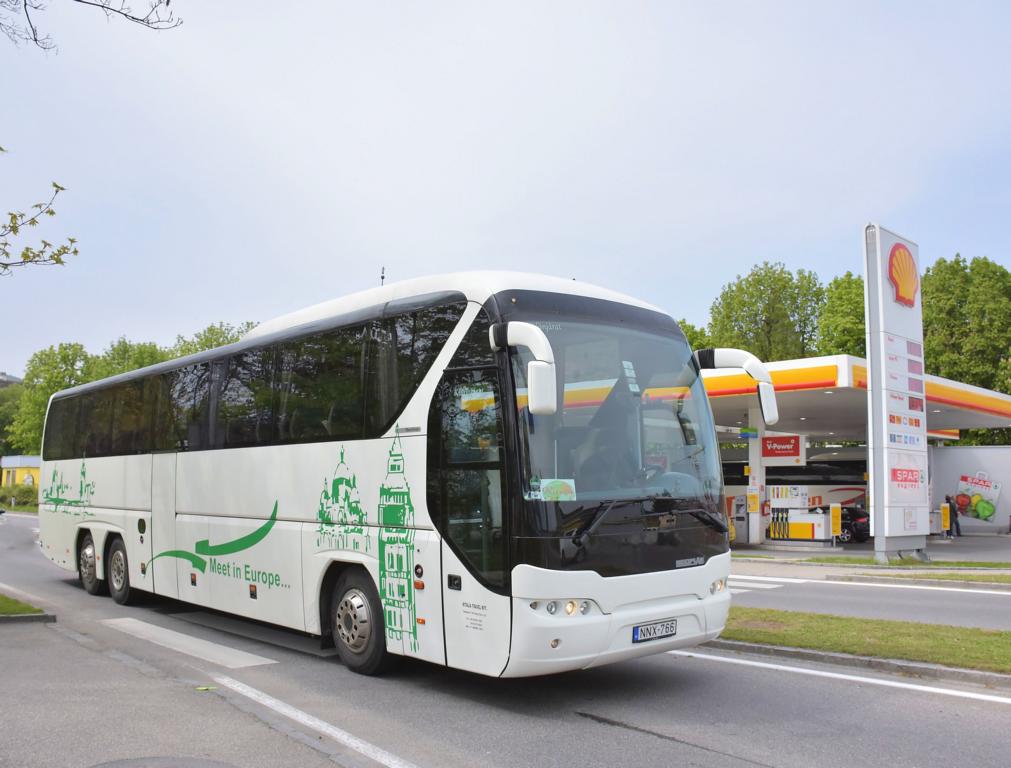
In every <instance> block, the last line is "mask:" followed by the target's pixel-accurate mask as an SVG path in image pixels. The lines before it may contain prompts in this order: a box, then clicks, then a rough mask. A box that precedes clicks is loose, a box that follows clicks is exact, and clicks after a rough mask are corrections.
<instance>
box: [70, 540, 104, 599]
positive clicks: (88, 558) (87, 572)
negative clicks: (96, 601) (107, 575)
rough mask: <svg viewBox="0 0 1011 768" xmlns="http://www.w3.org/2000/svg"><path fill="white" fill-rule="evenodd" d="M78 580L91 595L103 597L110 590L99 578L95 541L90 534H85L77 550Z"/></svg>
mask: <svg viewBox="0 0 1011 768" xmlns="http://www.w3.org/2000/svg"><path fill="white" fill-rule="evenodd" d="M77 578H78V580H79V581H80V582H81V586H82V587H84V591H85V592H87V593H88V594H89V595H101V594H103V593H104V592H105V590H106V589H107V588H108V585H107V584H106V583H105V582H104V581H103V580H102V579H100V578H98V558H97V557H96V552H95V540H94V539H92V538H91V534H90V533H86V534H84V536H83V537H82V538H81V545H80V546H79V547H78V548H77Z"/></svg>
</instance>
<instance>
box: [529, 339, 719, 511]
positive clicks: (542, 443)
mask: <svg viewBox="0 0 1011 768" xmlns="http://www.w3.org/2000/svg"><path fill="white" fill-rule="evenodd" d="M535 322H536V321H535ZM537 324H538V325H539V326H540V327H541V328H542V330H544V332H545V333H546V334H547V336H548V338H549V339H550V341H551V345H552V349H553V350H554V354H555V364H556V368H557V376H558V380H559V382H560V383H561V384H562V386H563V393H562V397H561V398H560V401H559V402H560V403H561V407H560V408H559V410H558V413H557V414H555V415H554V416H552V417H550V418H544V417H531V416H529V414H525V415H524V417H523V418H521V420H520V430H521V443H522V444H523V447H524V448H525V450H524V461H523V474H524V478H523V481H524V483H523V492H524V498H525V499H526V500H528V501H541V500H543V501H587V500H594V501H596V500H609V501H611V500H621V499H632V498H641V497H667V498H673V499H684V498H691V499H693V500H695V501H697V502H699V503H704V504H705V506H712V505H713V504H715V503H716V501H717V499H718V497H719V494H720V464H719V452H718V449H717V446H716V440H715V434H714V431H713V425H712V416H711V412H710V409H709V403H708V401H707V399H706V393H705V389H704V388H703V386H702V379H701V377H700V376H699V374H698V372H697V370H696V368H695V366H694V365H693V364H692V361H691V350H690V349H689V347H688V343H687V342H686V341H685V339H684V337H683V336H680V335H678V336H674V335H673V334H671V335H660V334H658V333H655V332H651V331H643V330H638V329H636V328H630V327H627V326H624V325H622V326H616V325H609V324H603V323H594V322H584V321H581V320H575V321H571V320H551V321H547V322H543V321H542V322H537ZM527 360H528V357H527V355H526V354H525V353H524V350H519V351H518V352H517V353H516V354H514V356H513V367H514V375H515V376H516V377H517V381H520V382H522V380H523V372H524V370H525V368H526V362H527ZM524 404H525V400H524V398H523V391H522V388H521V389H520V398H519V405H520V407H521V408H522V406H523V405H524ZM712 511H714V512H715V511H716V510H712Z"/></svg>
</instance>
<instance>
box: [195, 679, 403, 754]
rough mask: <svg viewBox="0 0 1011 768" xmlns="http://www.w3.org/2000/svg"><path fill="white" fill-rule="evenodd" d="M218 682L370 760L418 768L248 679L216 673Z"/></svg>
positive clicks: (215, 680)
mask: <svg viewBox="0 0 1011 768" xmlns="http://www.w3.org/2000/svg"><path fill="white" fill-rule="evenodd" d="M214 682H216V683H217V684H218V685H220V686H223V687H225V688H229V689H231V690H233V691H235V692H236V693H239V694H242V695H243V696H245V697H246V698H248V699H252V700H253V701H255V702H256V703H257V704H261V705H263V706H264V707H267V708H268V709H271V710H273V711H274V712H277V713H278V714H280V715H284V716H285V717H287V718H290V719H292V720H294V721H295V722H296V723H299V724H301V725H304V726H305V727H306V728H311V729H312V730H314V731H317V732H318V733H322V734H323V735H324V736H327V737H329V738H331V739H333V740H334V741H336V742H338V743H340V744H343V745H344V746H345V747H348V748H349V749H353V750H354V751H355V752H358V753H359V754H361V755H365V757H367V758H369V759H370V760H375V761H376V762H377V763H379V764H380V765H385V766H387V768H417V766H416V765H415V764H414V763H409V762H408V761H406V760H403V759H401V758H399V757H397V756H396V755H394V754H391V753H389V752H387V751H386V750H385V749H382V748H380V747H377V746H376V745H375V744H372V743H371V742H368V741H365V740H364V739H360V738H358V737H357V736H354V735H352V734H350V733H348V732H347V731H345V730H342V729H340V728H338V727H337V726H335V725H330V723H328V722H326V721H325V720H320V719H319V718H318V717H313V716H312V715H310V714H309V713H308V712H303V711H302V710H301V709H296V708H295V707H293V706H291V705H290V704H286V703H285V702H283V701H281V700H280V699H275V698H274V697H273V696H270V695H268V694H266V693H264V692H263V691H258V690H257V689H256V688H251V687H250V686H248V685H246V684H245V683H240V682H239V681H238V680H233V679H232V678H230V677H223V676H221V677H215V678H214Z"/></svg>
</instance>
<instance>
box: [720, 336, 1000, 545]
mask: <svg viewBox="0 0 1011 768" xmlns="http://www.w3.org/2000/svg"><path fill="white" fill-rule="evenodd" d="M767 367H768V369H769V371H770V373H771V375H772V380H773V384H774V386H775V389H776V397H777V401H778V405H779V422H778V423H777V424H776V425H775V427H774V429H772V430H767V429H765V428H764V425H763V421H762V418H761V413H760V411H759V405H758V397H757V395H756V393H755V385H754V382H753V381H752V380H751V379H750V377H748V376H747V375H746V374H743V373H734V372H732V371H724V370H714V371H704V372H703V375H704V377H705V378H704V381H705V385H706V391H707V393H708V395H709V398H710V402H711V404H712V408H713V416H714V418H715V421H716V424H717V425H718V427H717V429H718V430H719V434H720V442H721V450H722V458H723V467H724V481H725V484H726V496H727V507H728V513H730V514H731V516H732V517H734V518H735V519H736V521H737V523H738V525H737V526H736V527H737V528H738V529H739V528H740V527H741V526H740V523H741V522H742V521H745V520H747V519H748V517H747V516H746V515H744V512H746V510H747V506H748V502H747V492H748V489H749V487H750V488H751V490H752V492H753V493H754V491H755V490H760V494H759V496H760V498H759V499H758V505H759V508H760V511H761V513H762V516H764V517H765V518H766V519H765V520H761V521H758V522H757V523H756V522H753V523H751V533H752V536H751V539H750V541H751V543H756V541H755V534H756V530H755V529H756V525H757V527H758V528H761V530H762V533H761V534H759V536H760V540H764V534H765V533H766V532H767V531H768V530H769V522H770V521H769V519H768V518H769V517H772V516H774V515H775V510H776V509H777V506H778V505H779V504H780V503H782V504H788V505H792V509H795V510H797V511H796V512H794V513H793V515H792V517H791V518H790V519H794V518H796V519H798V520H800V519H803V520H816V521H817V520H818V518H810V517H805V514H806V512H808V511H810V510H811V508H813V507H819V508H820V509H818V510H815V512H816V513H818V512H827V511H828V508H829V507H830V505H831V504H832V503H833V502H835V503H839V504H841V505H865V503H866V498H865V497H866V488H867V448H866V444H867V432H868V430H867V425H868V407H867V380H868V370H867V361H866V360H864V359H863V358H858V357H853V356H851V355H831V356H825V357H814V358H806V359H801V360H784V361H779V362H773V363H768V364H767ZM919 406H920V407H921V408H922V418H923V419H924V420H925V422H926V429H927V436H928V438H929V440H930V442H931V447H930V449H929V458H928V474H929V478H928V483H929V488H930V504H931V510H932V511H933V512H932V516H936V520H937V522H936V523H934V524H933V527H934V528H939V527H940V520H941V504H942V503H943V502H944V500H945V496H952V497H953V498H955V497H958V496H961V501H963V502H965V501H967V500H968V504H967V506H966V507H965V508H964V509H965V512H966V513H967V514H964V515H962V516H961V517H960V524H961V526H962V531H963V532H966V533H1007V532H1008V530H1009V525H1011V520H1009V518H1011V487H1009V488H1007V489H1006V490H1005V491H1004V492H1003V493H1001V486H1002V485H1004V484H1007V483H1011V446H995V447H990V446H978V447H977V446H959V445H958V438H959V430H961V429H973V428H981V429H995V428H1005V427H1011V395H1007V394H1004V393H1001V392H996V391H992V390H988V389H983V388H981V387H975V386H972V385H970V384H964V383H962V382H958V381H953V380H951V379H945V378H942V377H940V376H931V375H927V376H925V377H924V392H923V397H922V401H921V402H920V403H919ZM791 494H792V495H793V498H792V499H791V500H789V501H784V496H785V497H787V498H788V497H790V495H791ZM981 500H982V501H984V502H985V503H984V504H983V505H982V506H979V502H980V501H981ZM751 503H752V511H753V512H754V511H755V510H754V504H755V500H754V499H752V502H751ZM988 503H991V504H992V505H993V509H992V510H991V508H990V507H988V506H987V504H988ZM802 507H807V508H808V509H807V510H804V511H803V512H802V511H801V508H802ZM977 509H978V512H979V514H978V515H977ZM987 513H989V514H987ZM781 516H782V514H781ZM784 519H785V518H784ZM827 525H829V524H828V523H827V522H826V526H827ZM813 528H814V526H812V530H813ZM787 530H789V528H787ZM798 530H800V531H802V533H801V534H798V535H800V536H802V537H803V538H806V537H807V533H806V530H807V529H806V528H804V527H803V526H794V532H795V533H796V532H797V531H798ZM824 532H825V531H824V530H822V529H819V531H818V533H824ZM737 540H738V541H741V540H745V541H747V540H749V539H748V537H747V534H746V533H745V534H744V535H738V536H737Z"/></svg>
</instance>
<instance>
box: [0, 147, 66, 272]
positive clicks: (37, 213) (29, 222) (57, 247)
mask: <svg viewBox="0 0 1011 768" xmlns="http://www.w3.org/2000/svg"><path fill="white" fill-rule="evenodd" d="M5 151H6V150H5V149H4V148H3V147H0V152H5ZM52 186H53V192H52V194H51V195H50V196H49V199H48V200H46V201H45V202H41V203H35V205H33V206H32V207H31V209H30V212H29V213H25V212H24V211H8V212H7V215H6V217H5V219H4V220H3V221H2V222H0V276H5V275H9V274H11V272H12V271H13V270H14V269H15V268H17V267H24V266H27V265H29V264H35V265H48V264H56V265H62V264H63V263H64V261H65V260H66V258H67V257H68V256H76V255H77V253H78V251H77V240H75V239H74V238H72V237H68V238H67V240H66V242H64V243H60V244H56V243H52V242H50V241H49V240H46V239H45V238H39V244H38V245H37V246H36V245H21V246H19V245H18V244H17V241H16V240H17V238H18V237H20V236H21V235H22V234H23V232H24V231H25V230H32V229H35V228H36V227H38V226H39V224H41V223H42V222H43V221H44V220H45V219H46V218H49V217H52V216H55V215H56V208H54V207H53V204H54V203H55V202H56V198H57V197H58V196H59V194H60V193H61V192H65V191H66V190H65V189H64V188H63V187H61V186H60V185H59V184H57V183H56V182H55V181H54V182H53V183H52Z"/></svg>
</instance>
